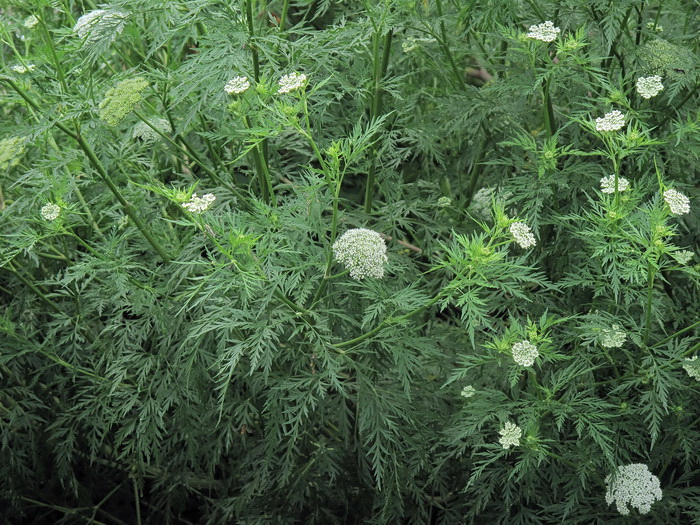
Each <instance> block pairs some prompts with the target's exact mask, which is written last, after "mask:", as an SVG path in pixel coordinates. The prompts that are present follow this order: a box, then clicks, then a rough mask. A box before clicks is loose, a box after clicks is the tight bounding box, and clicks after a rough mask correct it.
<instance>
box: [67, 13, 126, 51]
mask: <svg viewBox="0 0 700 525" xmlns="http://www.w3.org/2000/svg"><path fill="white" fill-rule="evenodd" d="M127 19H128V15H127V14H126V13H124V12H122V11H107V10H105V9H95V10H94V11H90V12H89V13H85V14H84V15H83V16H81V17H80V18H78V21H77V22H76V24H75V26H74V27H73V31H74V32H76V33H78V36H79V37H80V39H81V40H84V41H85V42H86V43H88V44H95V43H97V42H99V41H100V40H102V39H103V38H105V36H107V34H108V33H110V32H111V33H112V34H115V33H116V34H119V33H121V32H122V31H123V30H124V26H125V25H126V22H127Z"/></svg>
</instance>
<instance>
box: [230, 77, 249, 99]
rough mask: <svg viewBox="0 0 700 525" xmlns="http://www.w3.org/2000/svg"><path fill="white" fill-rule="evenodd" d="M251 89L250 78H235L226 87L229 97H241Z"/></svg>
mask: <svg viewBox="0 0 700 525" xmlns="http://www.w3.org/2000/svg"><path fill="white" fill-rule="evenodd" d="M249 87H250V81H249V80H248V77H234V78H232V79H231V80H229V81H228V82H227V83H226V85H225V86H224V91H226V93H228V94H229V95H239V94H241V93H243V92H244V91H246V90H247V89H248V88H249Z"/></svg>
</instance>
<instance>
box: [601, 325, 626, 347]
mask: <svg viewBox="0 0 700 525" xmlns="http://www.w3.org/2000/svg"><path fill="white" fill-rule="evenodd" d="M626 339H627V334H626V333H625V331H624V330H622V329H621V328H620V325H617V324H614V325H612V326H611V327H610V328H603V330H602V331H601V333H600V339H599V340H600V346H603V347H605V348H620V347H621V346H622V345H623V344H625V340H626Z"/></svg>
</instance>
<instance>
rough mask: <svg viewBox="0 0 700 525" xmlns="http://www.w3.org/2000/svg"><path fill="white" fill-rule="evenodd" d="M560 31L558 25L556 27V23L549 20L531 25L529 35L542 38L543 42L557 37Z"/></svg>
mask: <svg viewBox="0 0 700 525" xmlns="http://www.w3.org/2000/svg"><path fill="white" fill-rule="evenodd" d="M560 31H561V30H560V29H559V28H558V27H554V23H552V22H550V21H549V20H547V21H546V22H544V23H543V24H540V25H534V26H530V32H529V33H528V34H527V37H528V38H534V39H535V40H542V42H551V41H552V40H555V39H556V38H557V35H559V32H560Z"/></svg>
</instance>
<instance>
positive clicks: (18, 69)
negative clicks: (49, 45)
mask: <svg viewBox="0 0 700 525" xmlns="http://www.w3.org/2000/svg"><path fill="white" fill-rule="evenodd" d="M35 68H36V66H35V65H34V64H27V65H24V64H15V65H14V66H12V68H11V69H12V71H14V72H15V73H19V74H20V75H21V74H23V73H31V72H32V71H34V69H35Z"/></svg>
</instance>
